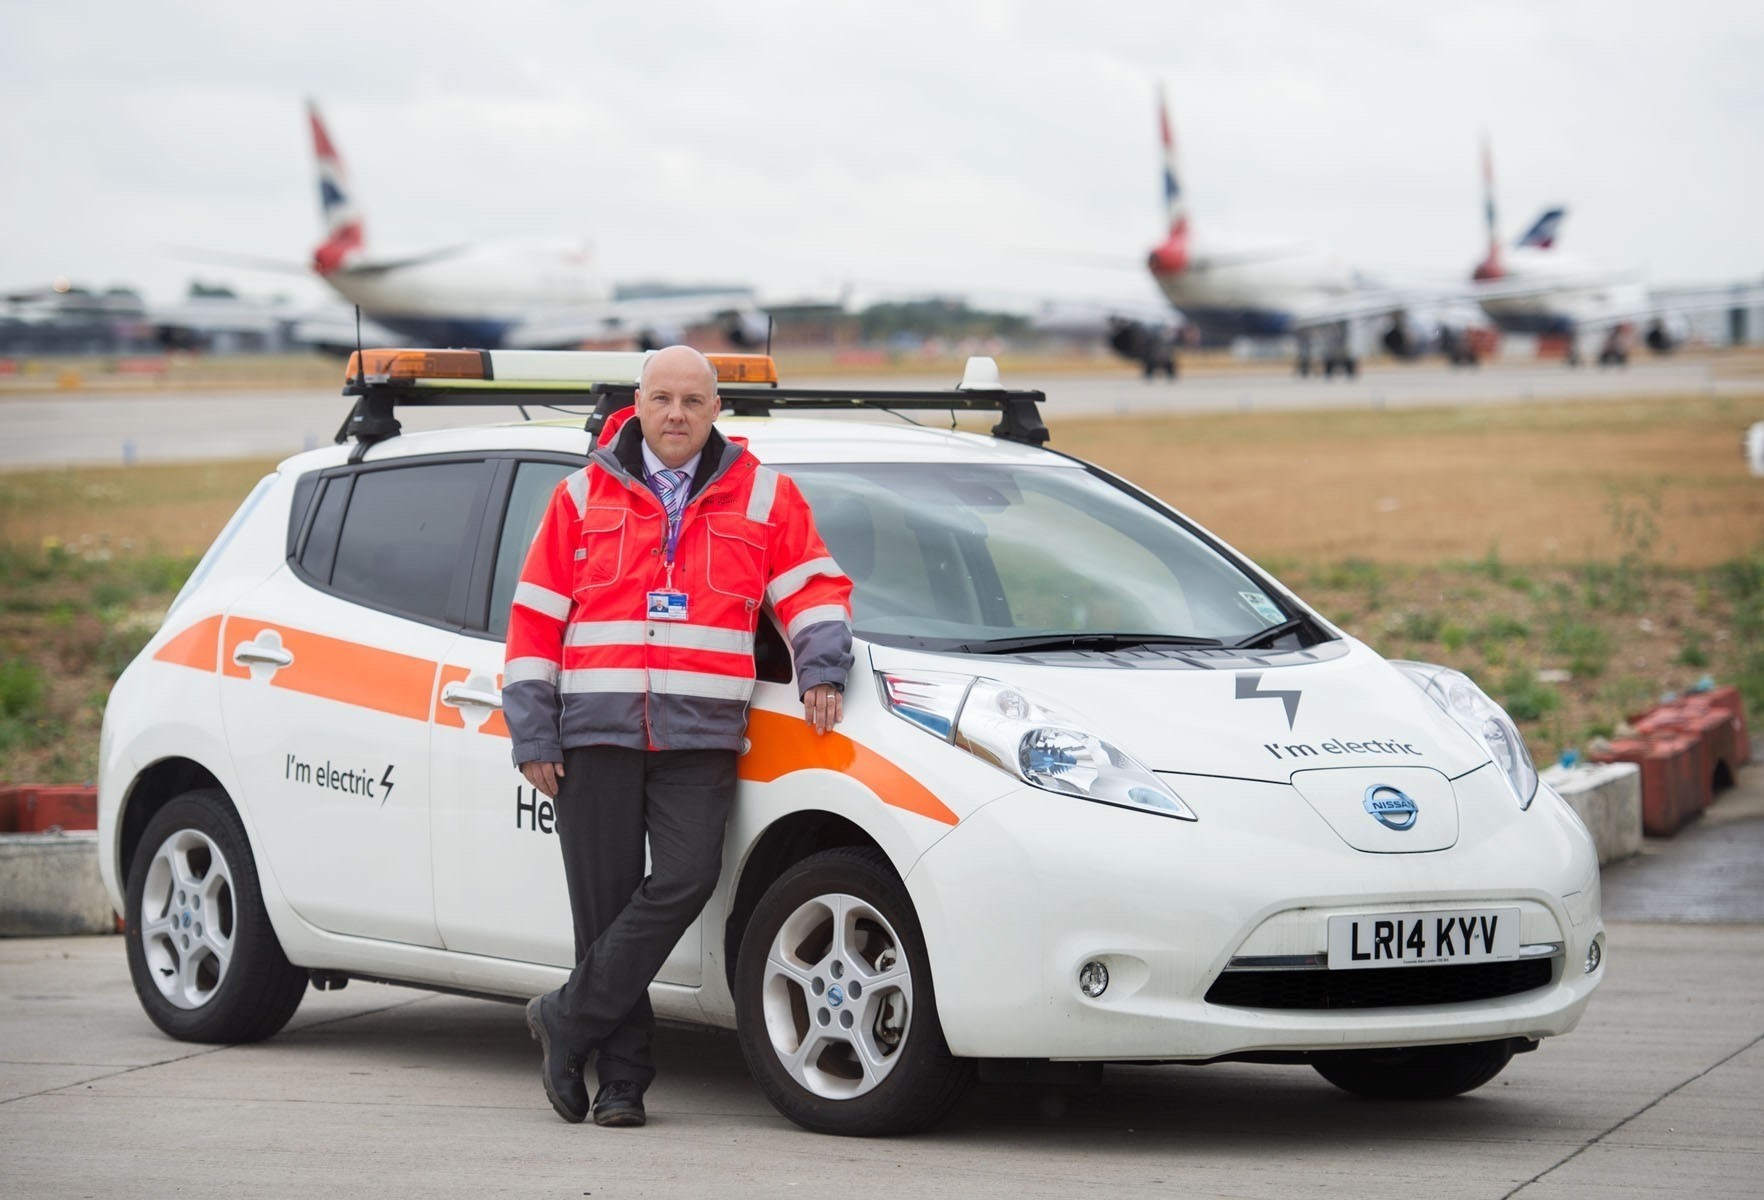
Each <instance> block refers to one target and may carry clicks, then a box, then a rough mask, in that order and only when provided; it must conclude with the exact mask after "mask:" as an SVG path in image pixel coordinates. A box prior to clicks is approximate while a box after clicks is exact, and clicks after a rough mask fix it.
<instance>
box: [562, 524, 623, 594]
mask: <svg viewBox="0 0 1764 1200" xmlns="http://www.w3.org/2000/svg"><path fill="white" fill-rule="evenodd" d="M626 515H627V514H626V512H625V510H624V509H622V508H590V509H588V510H587V511H586V512H584V513H583V514H582V544H581V546H579V547H578V548H577V550H576V563H575V570H574V572H573V574H572V583H573V587H574V591H575V593H576V594H577V595H581V594H582V593H583V592H584V591H586V590H587V589H589V588H597V587H605V586H606V585H607V584H609V583H612V582H614V581H615V580H617V579H618V578H619V575H620V573H621V568H622V567H623V566H624V562H625V517H626Z"/></svg>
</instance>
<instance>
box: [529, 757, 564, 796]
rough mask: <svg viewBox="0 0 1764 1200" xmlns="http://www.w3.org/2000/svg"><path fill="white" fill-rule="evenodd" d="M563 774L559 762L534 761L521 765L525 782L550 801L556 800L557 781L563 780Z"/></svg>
mask: <svg viewBox="0 0 1764 1200" xmlns="http://www.w3.org/2000/svg"><path fill="white" fill-rule="evenodd" d="M563 773H564V769H563V764H562V763H560V762H538V761H537V760H535V761H533V762H524V763H522V764H521V774H522V775H525V776H526V777H527V782H528V783H530V784H532V785H533V787H534V788H535V789H537V790H538V791H539V792H540V793H541V794H542V795H544V796H546V797H547V798H548V799H552V800H555V799H557V781H558V780H560V779H562V778H563Z"/></svg>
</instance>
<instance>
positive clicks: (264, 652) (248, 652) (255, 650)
mask: <svg viewBox="0 0 1764 1200" xmlns="http://www.w3.org/2000/svg"><path fill="white" fill-rule="evenodd" d="M233 661H234V662H236V663H238V664H239V665H240V666H241V667H245V666H250V665H251V664H252V663H260V664H263V665H266V666H272V667H285V666H288V665H289V664H291V663H292V662H293V661H294V655H293V654H292V653H291V652H289V651H287V650H283V649H281V648H280V647H279V646H265V645H262V644H261V643H258V642H240V643H239V644H238V645H237V646H234V647H233Z"/></svg>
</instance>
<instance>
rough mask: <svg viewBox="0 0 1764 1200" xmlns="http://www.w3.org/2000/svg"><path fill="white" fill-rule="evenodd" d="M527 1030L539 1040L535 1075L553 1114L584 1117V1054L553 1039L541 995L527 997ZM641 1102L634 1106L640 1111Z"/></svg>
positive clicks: (554, 1030)
mask: <svg viewBox="0 0 1764 1200" xmlns="http://www.w3.org/2000/svg"><path fill="white" fill-rule="evenodd" d="M527 1030H528V1032H530V1033H531V1034H532V1035H533V1039H534V1040H535V1041H537V1042H538V1043H539V1053H540V1054H541V1055H542V1056H543V1057H542V1059H541V1060H540V1064H539V1079H540V1081H541V1082H542V1083H544V1084H545V1098H546V1099H547V1100H550V1101H551V1107H552V1108H554V1109H556V1110H557V1115H558V1116H560V1117H562V1118H563V1119H564V1120H566V1121H568V1122H570V1123H571V1124H572V1125H580V1124H581V1123H582V1122H583V1121H586V1120H587V1119H588V1085H587V1084H585V1083H583V1082H582V1063H583V1058H584V1056H583V1055H581V1054H577V1053H575V1052H573V1051H570V1050H566V1049H564V1047H563V1046H562V1045H560V1044H559V1043H558V1041H557V1027H556V1025H555V1024H554V1023H552V1022H551V1021H550V1020H549V1018H548V1014H547V1012H546V1008H545V997H544V996H534V997H533V998H532V999H531V1000H529V1001H527ZM642 1111H643V1109H642V1106H641V1105H639V1106H638V1112H639V1114H641V1113H642Z"/></svg>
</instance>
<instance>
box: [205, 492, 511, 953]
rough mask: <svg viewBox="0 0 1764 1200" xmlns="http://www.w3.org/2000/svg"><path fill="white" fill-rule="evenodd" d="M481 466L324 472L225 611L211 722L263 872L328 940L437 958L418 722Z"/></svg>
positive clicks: (454, 595) (449, 616)
mask: <svg viewBox="0 0 1764 1200" xmlns="http://www.w3.org/2000/svg"><path fill="white" fill-rule="evenodd" d="M491 466H492V464H491V463H489V462H488V461H486V460H484V459H482V458H479V459H458V458H447V459H437V460H401V461H394V462H391V463H388V464H375V465H372V466H362V467H346V468H339V469H337V470H334V471H331V472H327V473H326V474H325V475H324V476H323V477H322V478H321V479H320V480H319V482H318V485H317V488H316V490H315V493H314V495H313V496H312V499H311V501H310V503H309V504H308V505H306V511H305V512H304V513H301V514H296V525H297V528H296V529H294V530H293V531H292V534H291V537H290V552H289V556H288V561H287V562H286V563H284V565H283V566H282V567H280V568H278V569H277V570H276V571H275V572H274V573H273V574H272V575H271V576H270V577H269V578H268V579H266V580H265V581H264V582H263V583H262V584H260V585H258V586H257V587H256V588H254V589H253V590H251V591H250V592H248V593H246V594H245V595H244V596H242V597H241V598H240V599H239V601H238V602H237V603H236V604H235V605H234V606H233V607H232V608H231V609H230V610H229V611H228V612H227V614H226V618H225V622H226V623H225V628H224V630H223V633H222V646H223V658H222V679H221V689H222V710H223V713H224V714H225V715H224V718H223V719H224V721H225V724H226V730H227V737H228V741H229V743H230V745H231V747H232V750H233V756H234V762H235V766H236V767H237V770H238V774H239V778H240V780H241V782H242V787H243V790H244V792H245V795H244V798H243V799H244V802H245V804H246V805H247V806H248V808H249V810H250V813H251V816H252V819H253V822H254V824H255V825H256V827H257V829H256V831H257V833H258V840H259V844H260V846H261V848H262V853H263V857H264V859H265V866H266V867H267V868H268V870H269V871H270V872H271V873H273V876H274V879H275V882H276V884H277V886H279V887H280V889H281V890H282V892H283V894H284V895H285V896H286V897H287V899H288V902H289V903H290V904H291V905H292V906H293V908H294V910H295V911H296V912H297V913H299V914H300V916H301V917H302V918H303V919H305V920H307V921H309V922H311V923H312V924H313V925H315V926H317V927H319V928H321V929H325V930H329V931H332V932H335V933H343V934H351V935H356V936H360V937H370V938H381V939H385V940H389V941H397V942H405V943H411V944H416V945H429V946H435V945H440V935H439V933H438V931H437V929H436V926H435V916H434V904H433V875H432V870H431V860H430V846H429V841H430V832H429V821H430V816H429V804H430V777H429V740H430V728H431V726H430V715H431V712H432V710H433V708H434V700H435V692H436V689H437V680H438V675H439V671H440V664H441V660H442V657H443V655H444V654H445V652H446V650H447V649H448V647H450V646H451V645H453V643H454V642H455V641H456V640H457V637H458V629H459V626H460V623H461V620H462V618H463V605H464V597H465V595H466V587H467V582H468V580H469V577H470V568H471V565H472V563H471V551H472V549H473V547H474V546H475V545H476V543H477V541H478V524H479V522H480V520H481V513H482V511H483V505H484V503H485V499H486V497H487V495H488V489H489V484H490V481H491Z"/></svg>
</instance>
